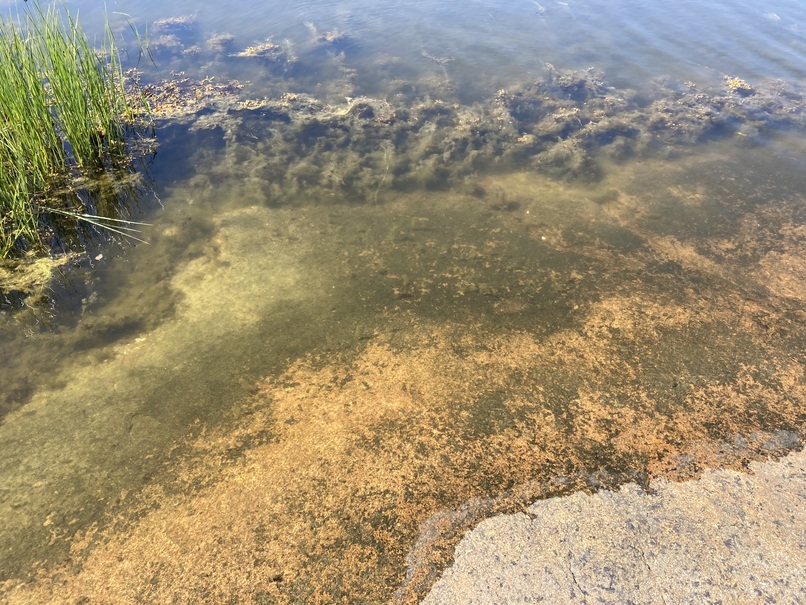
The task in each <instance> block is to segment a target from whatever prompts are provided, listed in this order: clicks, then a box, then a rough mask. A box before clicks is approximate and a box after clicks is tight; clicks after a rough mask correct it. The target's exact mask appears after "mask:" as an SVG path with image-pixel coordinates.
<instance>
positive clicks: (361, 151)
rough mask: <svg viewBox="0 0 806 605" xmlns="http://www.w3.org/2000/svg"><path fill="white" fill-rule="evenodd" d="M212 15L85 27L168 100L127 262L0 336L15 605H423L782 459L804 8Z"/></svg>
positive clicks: (329, 7)
mask: <svg viewBox="0 0 806 605" xmlns="http://www.w3.org/2000/svg"><path fill="white" fill-rule="evenodd" d="M207 4H209V6H208V5H207ZM207 4H202V5H199V3H170V5H168V4H166V3H137V4H136V6H135V5H129V4H128V3H124V2H119V3H117V5H116V6H115V7H110V9H109V10H110V12H112V11H119V12H123V13H127V14H128V19H129V20H130V21H131V22H132V23H133V24H135V25H136V26H137V27H138V29H139V30H140V31H141V32H144V31H145V24H146V23H147V24H149V30H150V34H149V35H150V38H151V40H152V42H153V44H154V56H155V59H156V62H157V65H156V67H154V66H150V65H148V64H144V66H143V68H144V76H143V77H144V81H145V82H146V83H154V84H157V83H158V82H159V80H161V79H163V78H166V79H169V80H173V81H174V82H176V83H177V85H176V86H173V87H172V86H168V87H166V86H163V87H158V86H155V87H154V89H153V91H152V92H153V94H154V97H153V99H154V101H155V103H156V104H157V106H158V108H159V111H158V131H157V135H158V140H159V145H160V146H159V149H158V152H157V155H156V157H155V158H153V160H152V161H151V163H150V166H149V170H148V175H147V177H146V178H145V179H144V182H143V191H144V195H143V196H142V199H140V200H139V201H138V203H137V207H136V209H135V216H137V217H139V218H141V219H143V220H145V221H147V222H150V223H152V226H151V227H149V228H147V229H146V231H145V232H144V234H143V235H144V238H145V239H147V241H148V244H147V245H133V244H131V243H126V242H107V243H97V244H93V245H92V247H91V249H90V250H89V253H88V254H86V255H80V256H78V257H76V258H75V259H74V260H73V261H72V262H71V263H69V264H68V265H66V266H65V267H64V268H63V272H64V273H63V275H62V277H61V278H59V279H56V280H55V281H54V282H53V284H52V285H51V286H50V288H51V290H50V291H49V292H47V293H45V296H43V297H42V300H41V301H40V302H39V304H36V305H33V306H32V307H31V308H28V309H22V310H20V309H12V305H7V306H6V307H4V314H3V315H2V318H1V319H2V326H0V347H1V348H0V360H2V364H0V383H1V384H2V385H3V386H2V393H0V413H2V415H3V418H2V425H0V451H1V452H2V455H0V576H1V577H0V579H2V581H3V582H4V584H2V590H3V592H4V593H5V594H4V596H5V597H6V598H7V599H8V600H9V601H10V602H46V601H47V599H52V600H53V601H54V602H79V601H80V600H81V599H89V602H110V603H113V602H114V603H144V602H210V603H218V602H245V603H250V602H251V603H269V602H293V603H308V602H344V601H346V602H351V603H359V602H385V601H389V600H392V599H396V600H398V601H400V602H414V601H416V600H417V599H418V598H419V597H421V596H422V594H424V591H426V590H427V589H428V587H429V585H430V583H431V582H433V580H434V579H435V577H436V574H437V573H438V572H439V570H440V568H441V566H443V565H445V564H446V563H447V562H448V561H449V560H450V546H451V545H452V544H453V543H454V542H455V541H456V539H457V538H458V537H459V536H460V535H461V532H462V531H464V530H466V529H467V528H468V527H472V525H473V524H474V523H476V522H478V520H479V519H481V518H483V517H484V516H485V515H489V514H492V513H494V512H497V511H501V510H511V509H513V508H517V507H518V506H521V505H522V504H523V503H525V502H529V501H530V500H532V499H534V498H537V497H546V496H550V495H553V494H558V493H563V492H565V491H569V490H574V489H596V488H599V487H608V486H613V485H617V484H618V483H620V482H623V481H627V480H637V481H639V482H640V481H645V480H646V478H647V477H648V476H657V475H663V476H667V477H672V478H677V479H685V478H689V477H692V476H696V474H697V472H699V469H701V468H703V467H707V466H716V465H724V466H733V467H741V466H742V465H743V464H745V463H746V462H747V461H748V460H750V459H753V458H763V457H768V456H778V455H781V454H783V453H785V452H786V451H788V450H790V449H792V448H795V447H798V446H799V445H800V443H801V441H800V440H801V436H802V431H803V423H804V419H805V416H804V386H803V385H804V383H803V364H804V359H803V351H804V349H805V347H804V326H803V320H804V311H805V309H804V292H806V261H804V258H806V255H804V252H805V250H804V241H805V240H806V226H804V217H805V216H806V203H804V193H803V192H804V191H806V176H804V175H806V170H804V168H806V155H804V143H803V141H804V128H805V127H806V106H804V98H806V97H804V91H803V89H802V79H803V77H804V75H805V74H804V67H803V66H804V65H806V61H804V59H806V40H805V39H804V29H803V28H804V27H806V21H804V18H803V16H802V11H799V10H798V8H799V7H798V3H797V2H794V1H786V0H780V1H776V2H772V3H765V4H764V5H759V4H756V3H749V2H708V3H701V2H678V3H656V2H628V1H621V2H600V1H598V0H589V1H584V2H583V1H581V0H580V1H579V2H574V1H573V0H572V1H570V2H556V1H555V0H547V1H546V2H531V1H526V2H522V3H512V2H483V3H482V2H464V3H457V2H442V1H440V2H415V3H407V4H406V5H405V6H401V5H399V4H398V3H391V2H372V3H369V2H366V3H359V2H350V3H320V2H307V3H291V4H289V3H277V5H276V6H272V3H270V4H267V5H265V6H261V7H255V6H254V5H248V4H238V5H234V6H231V5H223V4H213V3H207ZM71 5H72V6H76V7H79V8H81V10H82V19H83V20H84V21H85V22H86V23H87V25H88V27H90V28H91V27H93V26H94V24H97V20H98V15H97V13H94V12H92V10H91V9H94V6H89V5H87V4H85V3H81V2H76V3H74V4H71ZM188 15H190V16H192V19H189V20H186V21H183V22H173V23H168V24H162V25H156V24H155V22H156V21H157V20H158V19H162V18H169V17H179V16H188ZM112 18H113V20H114V21H115V23H116V26H117V27H119V28H120V30H121V32H123V31H125V30H126V29H127V28H128V24H127V23H126V21H125V19H123V18H122V17H121V16H119V15H117V14H116V13H114V12H113V13H112ZM267 39H271V44H264V45H263V46H262V47H260V48H259V49H254V45H255V44H257V43H263V42H265V41H266V40H267ZM250 46H252V47H253V50H252V51H251V52H247V53H245V51H246V50H247V49H248V48H249V47H250ZM239 54H241V56H238V55H239ZM244 54H246V55H251V56H243V55H244ZM547 64H548V65H547ZM588 68H594V69H593V70H589V69H588ZM171 70H182V71H183V72H184V75H177V74H174V75H171ZM725 76H728V78H725ZM210 77H212V78H214V79H213V80H204V78H210ZM185 78H186V79H187V80H186V81H184V79H185ZM230 79H237V80H239V81H240V82H241V84H242V86H243V87H242V88H241V87H240V86H236V85H229V86H225V84H226V83H227V82H228V81H229V80H230ZM247 80H248V81H249V83H247V82H246V81H247ZM82 602H84V601H82Z"/></svg>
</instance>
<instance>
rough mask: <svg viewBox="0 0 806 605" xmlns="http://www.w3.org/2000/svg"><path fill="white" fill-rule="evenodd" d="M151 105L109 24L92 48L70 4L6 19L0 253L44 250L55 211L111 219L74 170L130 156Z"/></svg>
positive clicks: (0, 77) (1, 27) (114, 164)
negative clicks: (130, 80) (91, 203)
mask: <svg viewBox="0 0 806 605" xmlns="http://www.w3.org/2000/svg"><path fill="white" fill-rule="evenodd" d="M148 113H149V108H148V105H147V103H146V101H145V99H144V97H142V96H141V95H139V94H137V91H136V89H135V90H131V89H127V87H126V84H125V77H124V73H123V67H122V61H121V55H120V51H119V49H118V47H117V45H116V42H115V37H114V35H113V33H112V30H111V28H110V27H109V26H108V25H107V28H106V35H105V37H104V40H103V44H102V46H101V48H100V49H96V48H95V47H94V46H93V45H91V44H90V41H89V40H88V38H87V36H86V35H85V34H84V33H83V31H82V30H81V28H80V26H79V23H78V21H77V20H76V19H75V18H73V17H72V16H71V15H70V14H69V13H68V12H67V10H66V9H64V8H62V9H59V8H54V7H50V8H48V9H47V10H45V9H43V8H42V7H40V6H39V5H38V4H36V3H33V6H32V7H30V8H29V9H28V10H26V11H25V12H24V13H23V14H21V15H18V16H17V18H16V19H14V18H13V17H12V16H8V17H6V18H5V19H4V20H2V21H0V257H7V256H9V255H10V254H12V253H14V252H20V251H24V250H30V249H33V248H43V247H44V246H45V244H46V243H47V235H46V234H47V231H48V229H49V228H50V229H52V223H53V221H54V220H55V219H58V217H62V218H64V217H67V218H70V219H72V220H75V219H79V220H83V221H87V220H88V221H91V222H93V224H99V223H103V225H104V226H107V221H108V220H109V219H104V218H103V217H98V216H94V214H95V213H94V212H92V208H89V207H88V204H87V202H86V201H85V200H86V196H81V195H79V189H80V188H79V187H77V186H76V184H75V183H76V178H78V177H81V178H84V179H86V178H87V177H92V176H93V175H94V174H97V173H98V172H104V171H109V170H114V169H119V168H121V167H125V166H126V165H127V164H129V163H130V160H131V157H132V152H133V149H134V147H133V146H132V144H131V141H132V140H133V139H134V136H133V135H135V134H137V131H138V126H142V125H144V124H145V121H144V117H146V116H148ZM112 223H114V224H111V225H109V226H110V227H112V228H113V230H115V229H119V227H118V226H116V225H119V223H117V222H116V221H112Z"/></svg>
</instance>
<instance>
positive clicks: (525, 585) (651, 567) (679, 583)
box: [423, 452, 806, 605]
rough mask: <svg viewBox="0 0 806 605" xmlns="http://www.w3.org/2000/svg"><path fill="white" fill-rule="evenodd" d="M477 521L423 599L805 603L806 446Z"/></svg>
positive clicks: (436, 602)
mask: <svg viewBox="0 0 806 605" xmlns="http://www.w3.org/2000/svg"><path fill="white" fill-rule="evenodd" d="M652 488H653V490H654V492H655V493H654V494H647V493H646V492H644V491H643V490H641V488H639V487H638V486H637V485H634V484H630V485H626V486H624V487H622V489H621V490H620V491H619V492H599V493H597V494H594V495H587V494H583V493H576V494H573V495H570V496H566V497H562V498H553V499H549V500H543V501H539V502H536V503H534V504H533V505H532V506H531V507H530V508H529V510H528V514H523V513H519V514H514V515H501V516H498V517H494V518H491V519H488V520H486V521H484V522H482V523H481V524H480V525H479V526H478V527H477V528H476V529H474V530H473V531H471V532H469V533H468V535H467V536H465V538H464V539H463V540H462V541H461V543H460V544H459V545H458V547H457V549H456V553H455V562H454V564H453V566H452V567H450V568H449V569H447V570H446V571H445V573H444V574H443V576H442V578H441V579H440V580H439V581H438V582H437V583H436V584H435V585H434V587H433V589H432V590H431V592H430V593H429V595H428V596H427V597H426V598H425V600H424V601H423V605H443V604H444V605H448V604H450V605H459V604H467V605H470V604H496V605H501V604H522V603H541V604H548V603H590V604H593V603H633V604H635V605H639V604H658V603H661V604H663V603H666V604H673V603H674V604H679V603H723V604H728V603H737V604H739V603H741V604H745V603H792V604H794V603H806V453H804V452H799V453H793V454H790V455H789V456H787V457H786V458H783V459H781V460H780V461H778V462H766V463H753V464H752V465H751V472H749V473H737V472H732V471H724V470H715V471H708V472H707V473H705V474H704V475H703V477H702V478H700V479H699V480H696V481H691V482H687V483H672V482H669V481H665V480H657V481H655V482H654V483H653V484H652Z"/></svg>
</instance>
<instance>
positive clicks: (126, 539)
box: [2, 155, 806, 604]
mask: <svg viewBox="0 0 806 605" xmlns="http://www.w3.org/2000/svg"><path fill="white" fill-rule="evenodd" d="M698 169H700V170H702V171H706V172H708V173H709V174H711V175H716V177H714V178H713V179H712V180H711V183H712V184H711V185H710V187H711V188H710V189H709V186H701V187H699V188H691V187H687V186H686V185H685V183H686V182H688V181H687V179H688V178H689V176H690V175H691V174H692V173H695V172H696V171H697V170H698ZM720 170H724V172H725V174H726V175H735V174H736V171H735V166H734V165H732V164H731V163H730V162H725V161H723V160H722V159H720V156H718V155H714V156H706V157H704V158H703V157H700V158H697V159H696V160H693V161H691V162H688V163H686V162H682V163H681V164H680V165H679V166H676V167H675V166H674V165H670V166H668V167H665V168H664V171H665V172H663V173H662V178H660V177H659V174H660V173H658V172H653V169H652V167H651V166H650V167H647V166H644V167H640V166H638V165H636V166H635V167H633V168H629V167H627V168H624V169H623V170H622V171H621V173H620V175H619V177H618V178H619V179H620V180H619V181H614V182H610V181H608V180H607V179H605V181H604V182H602V183H600V184H599V185H597V186H596V187H593V188H588V189H586V188H584V187H580V188H576V189H574V188H565V187H561V186H559V185H557V186H555V188H554V189H552V187H553V186H552V185H551V183H550V182H549V181H544V180H540V179H537V180H538V181H540V182H539V183H538V184H537V185H536V178H535V177H534V176H532V175H529V174H525V173H522V174H517V173H516V174H509V175H506V176H502V177H487V178H484V179H480V180H479V182H478V187H477V189H476V190H475V191H474V193H473V194H472V195H470V194H468V195H458V194H453V193H439V192H435V193H432V194H427V195H424V194H423V195H421V194H416V195H414V194H412V195H411V196H408V197H407V196H400V199H399V200H398V201H389V202H387V203H385V204H379V205H372V206H364V207H361V208H356V209H353V210H352V211H351V212H353V214H354V216H356V217H362V216H364V217H365V218H364V219H361V218H356V219H355V220H356V221H358V222H361V220H366V222H367V225H376V227H375V228H377V229H378V233H374V232H373V231H372V228H371V227H367V230H366V231H365V232H364V233H363V236H364V237H365V241H364V243H363V244H362V247H361V249H360V251H355V253H354V254H348V253H345V254H344V255H343V258H341V259H336V260H335V261H334V262H338V263H343V264H344V265H345V266H346V267H348V269H349V270H347V269H345V271H344V274H345V275H349V274H350V271H352V272H354V274H355V275H356V276H357V277H355V285H354V286H350V284H349V283H348V284H346V287H354V289H355V292H356V294H355V295H356V297H359V298H360V297H362V296H364V295H366V296H367V297H370V296H371V293H370V290H371V288H370V289H366V290H365V288H364V284H366V283H372V284H374V285H373V287H375V288H376V289H375V290H373V291H374V292H382V293H383V297H382V302H381V303H377V301H375V303H377V304H375V303H373V304H375V306H374V307H373V312H372V313H371V314H369V315H367V317H366V319H365V320H363V321H362V322H359V323H357V324H356V328H355V334H354V338H353V339H352V340H350V341H349V342H348V343H346V344H345V345H344V346H342V347H330V346H326V347H322V349H321V350H318V351H317V350H313V351H312V352H310V353H309V354H306V355H303V356H301V357H299V358H296V359H291V360H289V362H288V363H287V364H286V366H285V368H284V369H282V370H281V371H279V372H277V373H274V374H271V375H269V376H266V378H265V379H264V380H262V381H260V382H259V383H258V384H257V385H256V386H255V388H254V390H253V393H252V394H251V395H249V396H247V397H245V398H244V399H243V400H241V401H240V402H239V403H238V404H237V405H235V406H234V407H233V408H232V410H231V411H230V412H229V416H228V417H227V418H226V419H224V420H222V421H220V422H217V423H215V424H211V425H209V426H207V425H204V424H202V425H201V426H197V427H194V428H193V429H192V430H189V431H188V437H187V439H185V440H184V442H183V443H180V444H179V445H178V446H177V447H176V448H175V449H174V451H173V452H172V453H171V454H170V455H167V456H166V459H165V462H164V472H163V473H162V474H160V475H159V476H157V477H155V479H154V480H153V481H151V482H149V483H148V484H147V485H146V487H145V488H143V489H142V490H140V491H139V492H138V493H136V494H128V495H127V494H121V497H120V500H121V501H122V502H124V504H125V505H124V506H121V507H120V508H119V510H115V511H114V514H113V515H112V516H110V518H107V519H105V520H102V521H99V522H98V523H97V524H95V525H94V526H91V527H89V528H85V529H82V530H81V531H79V532H77V533H75V535H74V536H73V537H71V538H69V550H70V554H69V557H68V558H66V560H64V561H62V562H60V563H49V562H47V561H43V562H41V563H40V564H39V565H38V566H35V570H34V571H33V573H32V575H31V577H30V578H21V579H18V580H15V579H10V580H7V581H6V582H5V583H4V584H3V585H2V589H3V596H4V599H5V600H6V601H7V602H9V603H33V602H36V603H48V602H53V603H116V604H118V603H381V602H388V601H395V602H401V603H413V602H416V601H417V600H418V599H420V598H422V597H423V595H424V594H425V593H426V592H427V591H428V589H429V588H430V586H431V585H432V583H433V582H434V581H435V580H436V578H437V577H438V574H439V573H440V572H441V570H442V569H444V568H445V567H446V566H447V565H448V564H449V563H450V561H451V556H452V548H453V546H455V544H456V543H457V542H458V540H459V538H461V536H462V534H463V533H464V532H465V531H467V530H468V529H471V528H472V527H474V526H475V525H476V524H477V523H478V522H480V521H481V520H482V519H484V518H485V517H488V516H490V515H493V514H495V513H499V512H512V511H518V510H523V509H524V508H525V507H527V506H528V505H530V504H531V503H532V502H533V501H534V500H536V499H540V498H545V497H548V496H552V495H559V494H565V493H569V492H572V491H577V490H588V491H591V490H596V489H600V488H609V487H610V488H612V487H616V486H618V485H620V484H622V483H625V482H637V483H639V484H643V485H646V484H647V482H648V481H649V479H651V478H655V477H665V478H669V479H673V480H683V479H687V478H692V477H696V476H698V475H699V474H700V473H701V471H702V469H704V468H707V467H725V468H731V469H743V468H745V467H746V465H747V464H748V463H749V462H750V461H751V460H755V459H764V458H768V457H770V456H772V457H778V456H781V455H784V454H785V453H787V452H788V451H791V450H792V449H795V448H797V447H798V446H799V445H800V437H801V434H802V430H803V424H804V395H806V393H805V392H804V383H803V364H804V359H803V350H804V347H803V337H804V334H803V320H804V306H803V303H804V301H803V293H804V292H806V265H805V264H804V260H803V259H804V255H803V241H804V237H806V233H804V227H803V226H802V222H799V221H798V219H797V216H798V212H800V210H799V209H800V208H802V207H803V199H802V198H800V197H797V196H789V197H785V198H783V199H779V200H778V203H776V205H775V206H773V205H770V204H764V203H762V202H761V201H759V200H760V199H761V198H767V197H769V195H770V191H769V189H770V188H772V187H773V185H771V184H770V183H771V182H772V181H764V179H763V178H761V177H759V179H758V180H759V182H761V184H760V185H753V186H751V185H752V182H751V180H752V179H753V178H755V177H758V175H755V176H754V175H752V174H750V172H752V171H748V172H747V173H745V174H746V178H747V179H748V182H747V183H745V184H744V185H742V186H737V185H736V184H735V183H733V184H732V185H731V187H732V188H733V189H731V191H733V190H741V191H742V192H743V195H744V197H743V198H742V199H741V200H734V202H735V205H736V208H737V210H736V212H731V213H722V214H720V213H721V212H723V210H722V209H721V208H713V207H711V206H709V204H710V203H711V200H713V199H714V196H715V195H716V194H720V195H725V193H724V191H723V190H722V189H720V188H721V187H724V186H725V185H724V182H725V181H722V180H720V178H719V174H720ZM762 172H763V171H762ZM726 179H727V180H731V179H734V177H733V176H731V177H730V179H728V178H727V177H726ZM695 182H696V180H695ZM754 187H755V188H754ZM538 190H539V191H541V195H540V197H539V198H537V197H535V195H534V191H538ZM652 192H654V193H652ZM773 193H774V192H773ZM754 196H756V198H758V199H756V201H755V202H754V201H753V200H754ZM433 199H439V200H440V201H441V205H440V206H439V207H438V208H437V207H436V206H435V205H434V204H433ZM468 209H469V210H468ZM365 215H366V216H365ZM366 217H369V218H366ZM726 217H727V218H726ZM482 219H483V220H485V221H486V224H485V226H484V228H481V227H479V228H478V229H475V228H473V227H472V225H474V224H479V223H475V222H474V221H477V220H478V221H481V220H482ZM708 220H710V221H712V225H711V226H703V225H702V223H703V221H705V222H708ZM384 221H386V223H387V224H388V225H390V226H389V227H386V226H384V227H383V228H381V227H377V225H378V224H384ZM714 224H715V225H717V226H716V227H714V226H713V225H714ZM451 225H454V227H453V229H454V230H453V231H451V227H450V226H451ZM457 225H458V226H457ZM462 225H463V226H462ZM761 225H764V226H761ZM468 226H471V227H468ZM460 227H461V228H460ZM706 233H708V235H707V236H706V235H705V234H706ZM232 262H236V260H235V259H232ZM233 270H234V269H233ZM347 279H348V280H349V278H347ZM370 302H372V301H370ZM110 515H111V513H110Z"/></svg>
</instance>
